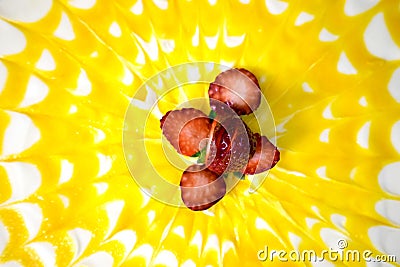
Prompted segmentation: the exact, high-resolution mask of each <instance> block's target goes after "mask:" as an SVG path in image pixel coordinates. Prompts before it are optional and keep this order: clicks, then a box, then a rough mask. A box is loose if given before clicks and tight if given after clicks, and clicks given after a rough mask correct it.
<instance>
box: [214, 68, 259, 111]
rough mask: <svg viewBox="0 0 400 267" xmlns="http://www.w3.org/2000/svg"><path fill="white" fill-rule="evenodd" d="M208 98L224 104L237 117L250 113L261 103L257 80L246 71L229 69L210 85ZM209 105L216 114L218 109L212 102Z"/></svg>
mask: <svg viewBox="0 0 400 267" xmlns="http://www.w3.org/2000/svg"><path fill="white" fill-rule="evenodd" d="M208 96H209V97H210V99H215V100H219V101H221V102H223V103H225V104H226V105H228V106H229V107H230V108H232V109H233V110H234V111H236V113H237V114H238V115H245V114H250V113H252V112H253V111H254V110H256V109H257V108H258V106H259V105H260V101H261V91H260V86H259V84H258V81H257V78H256V77H255V76H254V74H252V73H251V72H250V71H248V70H246V69H230V70H227V71H224V72H222V73H220V74H219V75H218V76H217V77H216V79H215V81H214V82H213V83H211V84H210V87H209V89H208ZM210 105H211V108H212V109H213V110H215V111H216V112H217V113H218V111H219V107H218V106H215V105H213V103H212V102H210Z"/></svg>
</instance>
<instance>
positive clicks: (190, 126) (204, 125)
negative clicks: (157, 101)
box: [160, 108, 211, 156]
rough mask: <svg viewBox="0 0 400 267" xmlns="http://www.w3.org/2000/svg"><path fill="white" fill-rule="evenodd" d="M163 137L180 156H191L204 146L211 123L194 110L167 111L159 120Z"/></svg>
mask: <svg viewBox="0 0 400 267" xmlns="http://www.w3.org/2000/svg"><path fill="white" fill-rule="evenodd" d="M160 126H161V129H162V132H163V134H164V136H165V137H166V138H167V139H168V141H169V142H170V143H171V145H172V146H173V147H174V148H175V149H176V150H177V151H178V152H179V153H181V154H183V155H186V156H192V155H194V154H196V153H197V152H198V151H200V150H201V149H202V147H200V146H202V145H203V146H204V145H205V144H203V143H202V142H201V141H202V140H203V139H205V138H207V137H208V135H209V132H210V127H211V123H210V120H209V118H208V117H207V115H206V114H204V113H203V112H201V111H200V110H197V109H194V108H183V109H181V110H173V111H168V112H167V114H165V115H164V116H163V117H162V119H161V120H160Z"/></svg>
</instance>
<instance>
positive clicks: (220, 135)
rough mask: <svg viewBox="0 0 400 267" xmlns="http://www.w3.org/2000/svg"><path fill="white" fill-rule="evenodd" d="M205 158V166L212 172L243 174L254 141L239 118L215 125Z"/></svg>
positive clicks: (254, 143) (251, 134)
mask: <svg viewBox="0 0 400 267" xmlns="http://www.w3.org/2000/svg"><path fill="white" fill-rule="evenodd" d="M212 130H213V136H212V140H211V144H210V146H209V151H208V153H207V157H206V165H207V167H208V168H209V169H210V170H212V171H213V172H215V173H217V174H218V175H222V174H223V173H224V172H243V171H244V169H245V168H246V165H247V162H248V160H249V158H250V157H252V156H253V154H254V152H255V147H256V140H255V139H254V138H253V133H252V132H251V130H250V129H249V128H248V127H247V125H246V124H245V123H244V122H243V121H242V120H241V119H240V118H229V119H226V120H224V121H223V122H222V123H221V124H219V123H218V124H217V125H216V126H215V129H212Z"/></svg>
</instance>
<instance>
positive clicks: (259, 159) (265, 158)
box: [245, 133, 280, 174]
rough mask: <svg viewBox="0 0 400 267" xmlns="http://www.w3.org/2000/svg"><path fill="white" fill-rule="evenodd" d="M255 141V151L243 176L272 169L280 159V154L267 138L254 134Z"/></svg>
mask: <svg viewBox="0 0 400 267" xmlns="http://www.w3.org/2000/svg"><path fill="white" fill-rule="evenodd" d="M255 137H256V139H257V146H256V151H255V153H254V155H253V157H251V158H250V160H249V162H248V164H247V167H246V170H245V174H257V173H260V172H264V171H266V170H269V169H271V168H273V167H274V166H275V165H276V164H277V163H278V161H279V159H280V152H279V150H278V148H277V147H276V146H274V145H273V144H272V143H271V142H270V141H269V140H268V138H267V137H265V136H260V135H259V134H258V133H256V134H255Z"/></svg>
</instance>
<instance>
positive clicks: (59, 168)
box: [0, 0, 400, 267]
mask: <svg viewBox="0 0 400 267" xmlns="http://www.w3.org/2000/svg"><path fill="white" fill-rule="evenodd" d="M73 2H80V1H66V0H58V1H54V2H53V3H52V4H51V7H50V9H49V11H48V12H47V13H46V14H45V15H43V17H42V18H41V19H39V20H38V21H35V22H31V23H28V22H21V21H18V20H13V19H12V18H9V17H7V15H4V14H3V13H2V11H1V8H0V19H1V21H3V22H7V23H9V24H10V25H13V27H15V28H16V29H17V30H18V31H19V32H21V33H22V34H23V36H24V38H25V40H26V46H25V47H24V49H23V50H22V51H20V52H18V53H15V54H8V55H2V54H0V64H2V65H3V66H4V68H3V69H1V68H0V71H2V70H4V69H6V70H7V72H6V74H5V77H6V81H5V83H4V85H3V86H2V84H1V83H0V239H1V238H3V240H6V241H1V240H0V265H1V264H4V263H7V262H11V261H17V262H18V263H20V264H21V265H23V266H74V265H76V266H97V265H96V263H98V262H103V263H105V264H110V265H111V266H134V267H139V266H251V267H253V266H281V265H283V264H284V263H282V262H279V261H276V260H275V261H273V262H270V261H265V262H262V261H260V260H258V259H257V253H258V251H259V250H261V249H264V247H265V246H268V247H269V248H270V249H275V250H281V249H284V250H287V251H290V250H293V249H297V250H306V249H313V250H315V251H316V252H317V253H319V252H321V251H322V250H324V249H328V248H329V247H330V246H332V245H331V244H329V242H327V240H326V238H325V236H324V233H325V232H326V231H332V232H334V233H335V234H336V237H337V238H336V239H338V237H339V236H344V237H345V238H346V240H348V248H349V249H358V250H360V251H363V250H371V251H372V252H373V253H374V254H375V255H377V254H384V253H389V252H390V251H391V250H390V249H389V252H385V251H382V249H380V247H379V245H376V244H374V241H373V240H372V239H371V235H370V232H369V231H370V229H371V228H372V227H375V226H387V227H391V229H394V230H393V231H394V233H398V231H400V229H399V226H398V224H396V221H393V220H392V221H391V220H390V219H388V218H387V216H386V217H385V216H383V215H382V214H380V213H379V212H377V208H376V205H377V203H378V202H379V201H381V200H393V201H397V202H398V201H400V195H397V194H395V193H393V192H391V191H390V190H388V189H387V188H384V187H383V186H382V185H381V184H380V180H379V177H382V175H383V174H382V170H384V169H385V167H387V166H389V165H390V164H396V163H398V162H400V148H399V145H398V144H399V141H398V140H399V139H400V136H397V135H396V134H397V133H398V132H397V131H395V130H394V129H395V128H396V127H397V128H399V126H395V125H396V123H397V124H399V121H400V100H399V94H398V91H399V90H400V89H399V88H396V90H397V94H396V93H393V89H390V88H393V87H390V86H389V85H390V84H393V82H392V83H391V81H392V80H394V79H396V77H397V76H396V77H395V72H396V70H399V67H400V61H399V60H400V58H399V56H398V55H397V54H392V55H393V57H394V59H386V58H383V57H382V56H380V54H379V53H375V52H374V51H375V50H373V51H369V49H368V45H367V42H366V41H365V32H366V29H367V27H368V25H369V24H370V23H371V21H372V20H373V19H374V18H378V19H379V18H380V17H383V18H384V25H385V26H386V30H387V31H388V33H389V38H391V40H392V41H393V42H394V44H395V45H397V48H398V49H400V48H399V47H400V31H399V29H398V27H399V21H400V3H399V1H394V0H381V1H366V2H371V3H372V2H376V3H375V4H374V5H372V4H371V6H370V7H369V8H366V10H364V11H362V12H361V13H359V14H356V15H354V14H353V15H349V14H346V13H345V6H346V5H347V6H348V5H351V3H347V2H357V1H350V0H347V1H344V0H340V1H323V0H314V1H288V0H266V1H256V0H249V1H245V0H244V1H238V0H234V1H222V0H215V1H211V0H210V1H204V0H199V1H194V0H192V1H164V0H157V1H156V0H154V1H147V0H143V1H142V0H139V1H131V0H116V1H111V0H102V1H100V0H97V1H95V0H93V1H88V2H92V3H94V4H93V5H92V6H91V7H89V8H81V7H77V5H76V4H73ZM353 4H354V3H353ZM3 5H4V4H3ZM354 5H357V3H356V4H354ZM302 12H305V13H306V14H308V16H307V15H306V16H305V17H306V18H308V19H309V21H306V22H304V23H303V24H301V25H298V26H296V25H295V24H296V21H297V22H298V23H300V22H299V21H298V19H299V15H300V14H301V13H302ZM379 14H380V15H379ZM303 15H304V14H303ZM303 17H304V16H303ZM62 18H64V19H65V18H66V20H67V21H68V23H67V24H69V25H70V26H69V27H70V29H72V31H73V33H74V36H73V38H72V39H71V40H65V39H63V38H60V37H57V36H56V35H55V34H54V33H55V32H59V31H57V29H58V27H59V25H60V21H61V20H62ZM300 21H301V20H300ZM298 23H297V24H298ZM113 24H116V25H118V26H116V28H115V27H114V31H110V27H111V25H113ZM114 26H115V25H114ZM0 30H1V28H0ZM324 30H326V31H328V32H329V34H328V36H329V38H328V37H326V36H325V37H323V38H322V39H323V40H321V31H324ZM111 32H113V33H111ZM1 38H2V37H0V40H2V39H1ZM324 38H325V39H324ZM326 38H328V39H329V40H326ZM44 50H46V51H48V52H49V53H50V54H51V56H52V58H53V59H54V64H55V67H54V69H52V70H43V68H40V67H38V64H37V62H38V61H39V59H40V58H41V56H42V53H43V51H44ZM378 50H379V49H378ZM0 51H1V50H0ZM342 55H345V56H346V58H347V60H348V62H350V65H351V67H352V68H351V67H349V65H348V64H347V65H346V64H345V69H344V71H343V65H341V64H342V63H339V61H340V58H341V56H342ZM396 57H397V58H396ZM198 61H202V62H203V61H210V62H215V63H219V64H223V65H227V66H230V67H244V68H247V69H249V70H251V71H252V72H253V73H254V74H255V75H256V76H257V77H258V78H259V81H260V86H261V88H262V91H263V94H264V96H265V98H266V99H267V101H268V103H269V105H270V108H271V111H272V114H273V117H274V120H275V125H276V138H274V141H275V142H276V144H277V146H278V147H279V149H280V151H281V161H280V162H279V163H278V165H277V166H276V167H275V168H274V169H272V170H271V171H270V172H269V173H268V178H267V179H266V180H265V182H264V183H263V184H262V185H261V186H260V187H259V188H258V189H257V190H256V191H255V192H252V191H251V190H250V192H249V189H250V183H251V181H252V179H256V178H254V177H248V178H246V180H244V181H241V182H240V183H239V184H238V185H237V186H236V187H235V188H234V189H233V190H232V191H231V192H230V193H229V194H228V195H227V196H226V197H225V198H224V199H223V200H221V201H220V202H219V203H218V204H217V205H215V206H214V207H213V208H211V209H210V210H209V211H207V212H192V211H190V210H188V209H185V208H177V207H173V206H169V205H165V204H163V203H160V202H158V201H156V200H154V199H152V198H149V197H148V196H147V195H146V194H145V193H144V192H143V191H141V189H140V188H139V186H138V185H137V184H136V183H135V181H134V180H133V179H132V177H131V174H130V173H129V170H128V168H127V165H126V162H125V156H124V152H123V145H122V135H123V129H124V118H125V112H126V110H127V108H128V105H129V103H130V100H131V97H132V96H133V95H134V93H135V92H136V91H137V89H138V88H139V87H140V85H141V84H142V83H143V82H145V81H146V80H148V79H149V78H151V77H152V76H154V75H156V74H157V73H158V72H160V71H162V70H165V69H166V68H168V67H170V66H175V65H177V64H182V63H189V62H198ZM339 65H340V66H341V67H338V66H339ZM346 66H347V68H346ZM0 67H1V66H0ZM340 70H342V71H340ZM82 73H84V74H82ZM32 75H34V76H35V77H37V78H38V79H40V80H41V81H42V82H43V83H44V84H45V85H46V86H47V88H48V91H47V93H46V94H45V97H44V98H43V99H41V100H40V101H39V102H35V103H33V104H31V105H28V106H26V105H22V106H21V103H22V102H23V100H24V99H25V98H26V95H27V91H28V90H27V88H28V84H29V81H30V79H31V77H32ZM399 75H400V74H399ZM3 76H4V75H3ZM3 76H1V77H3ZM79 77H81V79H80V78H79ZM82 77H83V78H82ZM79 89H82V90H79ZM206 89H207V87H206V85H187V86H183V87H182V88H176V89H175V90H173V91H172V92H171V93H170V94H168V95H166V96H164V97H163V98H162V99H161V100H160V102H159V103H158V108H159V111H161V113H165V112H167V111H168V110H170V109H173V108H175V107H176V106H178V105H179V104H180V103H181V102H182V101H185V100H187V99H193V98H197V97H202V96H204V95H205V94H206ZM396 96H397V98H396ZM143 97H145V96H143ZM148 111H149V110H148ZM148 114H150V115H149V117H148V121H147V124H146V133H145V136H146V140H145V144H146V148H147V149H148V153H149V157H150V159H151V162H150V163H151V164H153V165H155V166H156V167H157V170H158V171H159V172H160V173H161V175H162V176H164V177H166V179H167V180H168V181H169V182H171V183H175V184H177V183H179V179H180V172H179V171H177V170H176V169H174V168H172V167H171V165H170V164H169V163H168V161H167V160H166V158H165V157H164V156H163V154H162V153H163V150H162V145H161V144H162V142H161V141H160V138H161V131H160V129H159V121H158V119H159V117H157V114H156V113H154V112H147V111H143V116H147V115H148ZM19 115H21V116H23V118H24V119H23V120H22V119H21V120H22V121H23V122H24V123H23V124H21V125H26V123H28V122H30V123H31V126H30V127H31V128H26V127H25V128H24V127H22V128H18V127H20V126H18V127H17V128H13V129H14V131H15V129H21V131H26V132H27V133H29V134H30V135H29V136H25V137H24V136H23V138H22V139H21V140H20V139H15V138H19V137H18V136H16V135H15V136H11V137H10V136H8V135H9V133H8V134H7V132H9V131H8V129H11V126H12V125H13V123H12V122H13V121H14V120H15V116H17V117H18V118H21V116H19ZM15 125H20V124H18V123H17V124H15ZM363 127H364V128H363ZM397 128H396V129H397ZM32 129H36V130H35V131H38V132H39V136H38V138H37V139H35V140H34V141H32V142H33V143H31V144H30V145H29V146H28V147H26V149H25V148H24V149H22V148H21V149H18V147H17V146H16V145H12V146H10V144H14V143H13V141H12V140H17V141H18V142H19V140H20V141H21V142H25V141H24V140H25V139H24V138H26V139H29V138H31V137H32V136H33V135H31V134H32V131H31V130H32ZM362 129H364V132H363V131H362ZM360 131H361V133H360ZM365 131H366V132H368V134H367V135H365ZM17 132H18V130H17ZM273 133H274V131H271V134H272V135H273ZM270 137H271V138H272V137H273V136H270ZM363 137H364V139H363ZM10 138H11V139H10ZM13 138H14V139H13ZM365 138H366V139H365ZM133 139H134V138H133ZM360 139H361V141H360ZM10 140H11V141H10ZM134 141H135V140H133V143H132V146H133V147H134V146H135V143H134ZM136 141H137V140H136ZM28 143H29V142H28ZM10 151H11V152H10ZM9 152H10V153H9ZM130 160H133V161H139V163H140V164H143V166H147V165H146V164H149V162H148V160H147V159H144V158H139V157H138V158H135V155H133V158H132V159H130ZM142 161H143V162H142ZM21 164H28V166H29V167H27V168H28V169H27V170H29V171H24V170H25V169H23V167H22V166H26V165H21ZM396 166H397V165H396ZM21 168H22V169H21ZM24 168H25V167H24ZM34 170H36V171H34ZM143 171H144V172H145V171H146V169H145V167H144V170H143ZM65 173H66V174H65ZM397 174H398V173H397ZM263 175H264V176H263V177H265V175H267V173H265V174H263ZM16 177H17V178H18V179H17V178H16ZM38 177H39V178H38ZM397 178H399V177H397ZM17 180H18V181H21V183H20V182H15V181H17ZM148 185H149V186H150V185H151V180H149V181H148ZM389 189H390V188H389ZM21 190H22V191H21ZM19 191H21V192H22V193H20V194H19V193H16V192H19ZM395 192H396V191H395ZM12 196H14V197H12ZM19 196H21V197H19ZM10 199H11V201H10ZM21 205H22V206H21ZM21 210H22V211H21ZM396 212H397V214H398V213H400V210H399V209H397V210H396V211H395V213H396ZM24 214H25V215H24ZM334 218H341V222H342V223H337V220H335V219H334ZM32 225H33V226H32ZM327 229H328V230H327ZM4 233H7V234H4ZM77 233H80V234H77ZM334 236H335V235H334ZM6 237H7V238H6ZM124 237H125V239H124ZM336 239H333V241H335V240H336ZM335 242H336V241H335ZM335 242H333V243H335ZM1 244H4V247H1ZM78 244H79V245H78ZM37 247H40V248H41V249H37ZM43 251H45V252H43ZM397 251H398V250H397ZM91 259H95V261H93V262H94V265H90V264H89V263H90V260H91ZM96 259H97V260H98V261H96ZM397 260H398V261H397V263H393V264H394V266H399V265H400V264H399V263H400V261H399V260H400V255H399V256H398V259H397ZM93 262H92V264H93ZM331 263H332V264H333V266H347V265H348V266H366V263H365V261H361V262H351V263H346V262H341V261H337V262H331ZM46 264H47V265H46ZM185 264H186V265H185ZM107 266H108V265H107ZM285 266H311V263H310V262H306V263H302V262H300V263H299V262H291V263H289V265H288V264H286V265H285Z"/></svg>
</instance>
